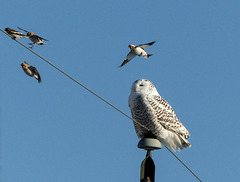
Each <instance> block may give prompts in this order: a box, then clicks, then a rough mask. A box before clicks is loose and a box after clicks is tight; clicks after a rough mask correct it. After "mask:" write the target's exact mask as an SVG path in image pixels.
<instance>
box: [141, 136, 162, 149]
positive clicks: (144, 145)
mask: <svg viewBox="0 0 240 182" xmlns="http://www.w3.org/2000/svg"><path fill="white" fill-rule="evenodd" d="M138 148H141V149H144V150H157V149H161V148H162V145H161V143H160V141H159V140H158V139H156V138H142V139H141V140H140V141H139V142H138Z"/></svg>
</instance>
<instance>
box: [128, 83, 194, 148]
mask: <svg viewBox="0 0 240 182" xmlns="http://www.w3.org/2000/svg"><path fill="white" fill-rule="evenodd" d="M128 105H129V107H130V109H131V113H132V117H133V119H135V120H136V121H138V122H139V123H140V124H142V125H143V126H145V127H146V128H148V129H149V131H148V130H147V129H146V128H143V127H142V126H140V125H139V124H137V123H136V122H134V128H135V130H136V133H137V136H138V137H139V138H144V137H148V136H154V137H156V138H157V139H158V140H159V141H160V142H162V143H163V144H164V145H165V146H166V147H168V148H171V149H173V150H174V151H176V150H178V151H180V150H181V149H183V147H184V148H187V147H190V146H191V144H190V143H189V141H188V138H189V136H190V133H189V132H188V130H187V129H186V128H185V127H184V126H183V124H182V123H181V122H180V121H179V120H178V118H177V116H176V114H175V112H174V110H173V109H172V107H171V106H170V105H169V104H168V102H167V101H165V100H164V99H163V98H162V97H161V96H160V95H159V93H158V91H157V89H156V88H155V86H154V85H153V84H152V83H151V82H150V81H149V80H146V79H139V80H137V81H135V82H134V83H133V85H132V88H131V93H130V96H129V98H128Z"/></svg>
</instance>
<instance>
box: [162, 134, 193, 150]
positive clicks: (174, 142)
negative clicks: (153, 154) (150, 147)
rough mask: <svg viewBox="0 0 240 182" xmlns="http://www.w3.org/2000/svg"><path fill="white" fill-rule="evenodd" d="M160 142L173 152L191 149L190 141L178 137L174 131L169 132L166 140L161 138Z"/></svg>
mask: <svg viewBox="0 0 240 182" xmlns="http://www.w3.org/2000/svg"><path fill="white" fill-rule="evenodd" d="M159 140H160V141H161V142H162V143H163V144H164V145H165V146H166V147H168V148H171V149H172V150H174V151H176V150H178V151H180V150H182V149H183V148H187V147H191V144H190V143H189V141H188V140H187V139H186V138H184V137H183V136H181V135H178V134H176V133H174V132H172V131H168V132H167V135H166V136H165V137H164V138H159Z"/></svg>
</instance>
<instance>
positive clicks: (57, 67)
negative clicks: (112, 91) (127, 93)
mask: <svg viewBox="0 0 240 182" xmlns="http://www.w3.org/2000/svg"><path fill="white" fill-rule="evenodd" d="M0 30H1V31H2V32H3V33H5V34H6V35H8V36H9V37H11V36H10V35H9V34H7V33H6V32H4V31H3V30H2V29H0ZM11 38H12V37H11ZM13 40H15V41H16V42H17V43H19V44H21V45H22V46H23V47H25V48H26V49H28V50H29V51H31V52H32V53H33V54H35V55H36V56H38V57H39V58H41V59H42V60H44V61H45V62H47V63H48V64H50V65H51V66H52V67H54V68H55V69H57V70H58V71H60V72H61V73H63V74H64V75H65V76H67V77H68V78H70V79H71V80H73V81H74V82H76V83H77V84H79V85H80V86H82V87H83V88H85V89H86V90H87V91H89V92H91V93H92V94H93V95H95V96H97V97H98V98H99V99H101V100H102V101H104V102H105V103H107V104H108V105H110V106H112V107H113V108H114V109H116V110H117V111H119V112H120V113H122V114H123V115H125V116H126V117H128V118H129V119H131V120H132V121H133V122H135V123H137V124H138V125H139V126H141V127H143V128H145V129H146V130H148V131H150V130H149V129H148V128H147V127H146V126H144V125H142V124H141V123H139V122H138V121H136V120H135V119H133V118H132V117H130V116H129V115H127V114H126V113H124V112H123V111H121V110H120V109H118V108H117V107H116V106H114V105H113V104H111V103H110V102H108V101H107V100H105V99H104V98H102V97H101V96H99V95H98V94H96V93H95V92H93V91H92V90H90V89H89V88H87V87H86V86H85V85H83V84H81V83H80V82H79V81H77V80H76V79H74V78H73V77H71V76H70V75H68V74H67V73H65V72H64V71H63V70H61V69H60V68H58V67H57V66H55V65H54V64H52V63H51V62H49V61H48V60H46V59H45V58H43V57H42V56H40V55H39V54H37V53H36V52H34V51H33V50H32V49H30V48H29V47H27V46H25V45H24V44H23V43H21V42H19V41H18V40H16V39H13Z"/></svg>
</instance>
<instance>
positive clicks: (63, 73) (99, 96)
mask: <svg viewBox="0 0 240 182" xmlns="http://www.w3.org/2000/svg"><path fill="white" fill-rule="evenodd" d="M0 30H1V31H2V32H3V33H5V34H6V35H7V36H9V37H11V38H13V37H12V36H11V35H9V34H8V33H6V32H5V31H3V30H2V29H1V28H0ZM13 40H15V41H16V42H17V43H19V44H20V45H22V46H23V47H25V48H26V49H28V50H29V51H31V52H32V53H33V54H35V55H36V56H38V57H39V58H41V59H42V60H43V61H45V62H47V63H48V64H50V65H51V66H52V67H54V68H55V69H57V70H58V71H60V72H61V73H63V74H64V75H65V76H67V77H68V78H70V79H71V80H73V81H74V82H76V83H77V84H79V85H80V86H82V87H83V88H85V89H86V90H87V91H89V92H90V93H92V94H93V95H95V96H96V97H98V98H99V99H101V100H102V101H104V102H105V103H107V104H108V105H110V106H111V107H113V108H114V109H116V110H117V111H119V112H120V113H122V114H123V115H125V116H126V117H128V118H129V119H130V120H132V121H133V122H135V123H137V124H138V125H139V126H141V127H143V128H145V129H146V130H148V131H150V129H149V128H147V127H146V126H144V125H142V124H141V123H139V122H138V121H136V120H135V119H133V118H132V117H130V116H129V115H127V114H126V113H125V112H123V111H121V110H120V109H118V108H117V107H116V106H114V105H113V104H111V103H110V102H108V101H107V100H105V99H104V98H102V97H101V96H99V95H98V94H96V93H95V92H93V91H92V90H90V89H89V88H87V87H86V86H85V85H83V84H82V83H80V82H79V81H77V80H76V79H74V78H73V77H71V76H70V75H68V74H67V73H65V72H64V71H62V70H61V69H60V68H58V67H57V66H55V65H54V64H52V63H51V62H49V61H48V60H46V59H45V58H43V57H42V56H40V55H39V54H37V53H36V52H34V51H33V50H32V49H30V48H29V47H27V46H25V45H24V44H22V43H21V42H19V41H18V40H16V39H13ZM165 147H166V146H165ZM166 148H167V149H168V151H169V152H171V153H172V154H173V155H174V157H176V159H177V160H178V161H179V162H180V163H182V164H183V166H184V167H185V168H187V169H188V170H189V172H191V173H192V174H193V175H194V176H195V177H196V178H197V179H198V180H199V181H200V182H202V180H201V179H200V178H199V177H198V176H197V175H196V174H195V173H194V172H193V171H192V170H191V169H190V168H189V167H188V166H187V165H186V164H185V163H184V162H183V161H182V160H181V159H180V158H179V157H178V156H177V155H176V154H175V153H173V152H172V151H171V150H170V149H169V148H168V147H166Z"/></svg>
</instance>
